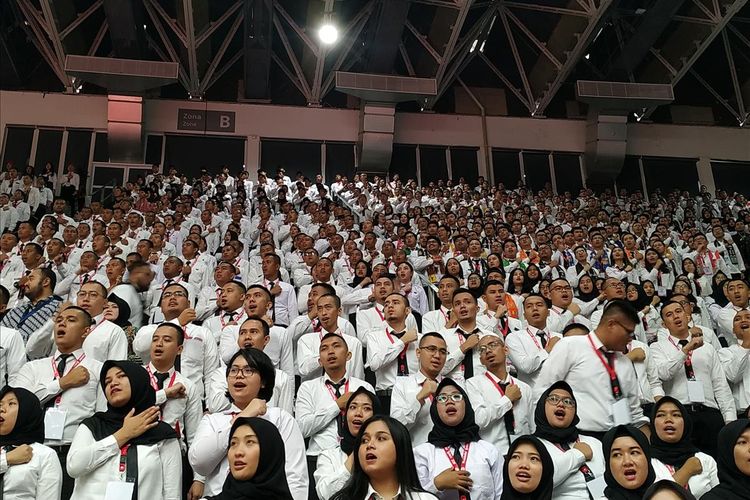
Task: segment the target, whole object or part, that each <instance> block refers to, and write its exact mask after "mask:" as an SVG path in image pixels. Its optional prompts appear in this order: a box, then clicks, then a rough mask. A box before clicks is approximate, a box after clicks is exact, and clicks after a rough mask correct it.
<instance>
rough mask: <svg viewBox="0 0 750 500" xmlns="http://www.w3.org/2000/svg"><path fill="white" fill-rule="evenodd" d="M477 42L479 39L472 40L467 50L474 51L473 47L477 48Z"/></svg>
mask: <svg viewBox="0 0 750 500" xmlns="http://www.w3.org/2000/svg"><path fill="white" fill-rule="evenodd" d="M478 43H479V40H478V39H477V40H474V42H473V43H472V44H471V48H470V49H469V52H474V49H476V48H477V44H478Z"/></svg>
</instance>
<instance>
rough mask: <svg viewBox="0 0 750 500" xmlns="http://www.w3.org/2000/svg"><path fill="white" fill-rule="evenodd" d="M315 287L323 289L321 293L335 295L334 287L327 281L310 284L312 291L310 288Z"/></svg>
mask: <svg viewBox="0 0 750 500" xmlns="http://www.w3.org/2000/svg"><path fill="white" fill-rule="evenodd" d="M315 287H318V288H322V289H323V290H325V293H324V294H323V295H336V289H335V288H333V287H332V286H331V285H329V284H328V283H313V284H312V286H310V290H311V291H312V289H313V288H315Z"/></svg>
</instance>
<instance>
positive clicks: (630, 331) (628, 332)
mask: <svg viewBox="0 0 750 500" xmlns="http://www.w3.org/2000/svg"><path fill="white" fill-rule="evenodd" d="M614 322H615V323H617V324H618V325H619V326H620V328H622V329H623V330H625V332H627V334H628V336H629V337H631V338H632V337H633V334H634V333H635V328H633V329H632V330H631V329H629V328H627V327H626V326H625V325H623V324H622V323H620V322H619V321H614Z"/></svg>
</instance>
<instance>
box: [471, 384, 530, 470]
mask: <svg viewBox="0 0 750 500" xmlns="http://www.w3.org/2000/svg"><path fill="white" fill-rule="evenodd" d="M495 384H498V386H499V385H500V384H514V385H517V386H518V388H519V389H520V390H521V399H519V400H518V401H516V402H515V403H513V402H511V400H510V399H509V398H508V396H506V395H505V394H504V393H501V392H500V391H499V390H498V388H497V386H495ZM466 392H467V394H468V395H469V400H470V401H471V404H472V406H473V407H474V418H475V420H476V423H477V425H478V426H479V429H480V431H481V433H482V437H483V438H484V439H485V440H486V441H489V442H490V443H492V444H493V445H495V447H497V449H498V451H500V453H501V454H503V455H505V454H506V453H507V452H508V449H509V448H510V444H511V443H510V441H509V439H510V440H512V441H515V439H516V438H517V437H519V436H523V435H524V434H531V433H532V432H533V431H534V428H535V426H534V408H535V407H536V400H535V399H534V392H533V390H532V389H531V387H530V386H529V385H528V384H525V383H524V382H523V381H521V380H518V379H516V378H513V377H511V376H510V375H506V377H505V380H500V379H498V378H497V377H496V376H495V375H493V374H492V373H490V372H488V371H487V372H484V373H483V374H481V375H475V376H473V377H471V378H470V379H469V380H467V381H466ZM511 409H512V410H513V420H514V423H515V428H514V429H506V426H505V414H506V413H508V412H509V411H510V410H511Z"/></svg>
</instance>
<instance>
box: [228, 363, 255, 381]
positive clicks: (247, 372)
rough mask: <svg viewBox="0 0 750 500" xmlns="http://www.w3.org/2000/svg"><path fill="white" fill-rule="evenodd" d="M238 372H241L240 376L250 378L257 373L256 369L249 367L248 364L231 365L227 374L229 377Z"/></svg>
mask: <svg viewBox="0 0 750 500" xmlns="http://www.w3.org/2000/svg"><path fill="white" fill-rule="evenodd" d="M240 372H242V376H243V377H244V378H250V377H252V376H253V375H255V374H256V373H258V370H256V369H255V368H251V367H249V366H243V367H239V366H232V367H231V368H230V369H229V376H230V377H236V376H237V375H239V374H240Z"/></svg>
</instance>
